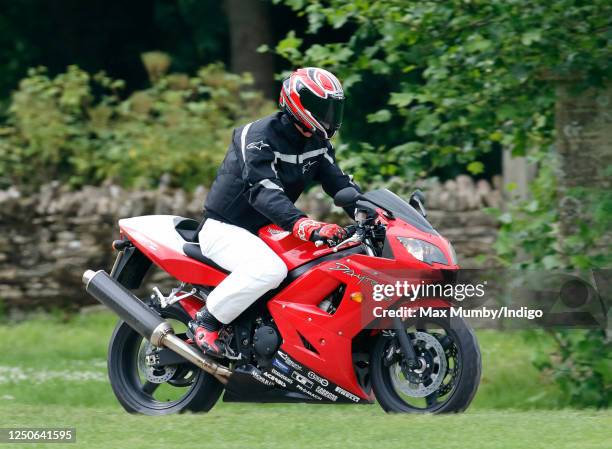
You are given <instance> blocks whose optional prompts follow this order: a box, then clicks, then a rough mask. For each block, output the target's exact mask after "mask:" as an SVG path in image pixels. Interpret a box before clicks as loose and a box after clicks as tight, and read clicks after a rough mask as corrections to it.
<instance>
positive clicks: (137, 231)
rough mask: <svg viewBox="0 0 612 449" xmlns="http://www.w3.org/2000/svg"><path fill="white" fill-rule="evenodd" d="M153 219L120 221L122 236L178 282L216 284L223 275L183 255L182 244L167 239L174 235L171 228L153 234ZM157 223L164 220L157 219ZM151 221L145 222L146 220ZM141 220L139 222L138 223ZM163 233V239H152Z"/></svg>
mask: <svg viewBox="0 0 612 449" xmlns="http://www.w3.org/2000/svg"><path fill="white" fill-rule="evenodd" d="M153 217H155V216H151V217H135V218H129V219H126V220H119V228H120V229H121V233H122V234H124V235H126V236H127V237H128V238H129V240H130V241H131V242H132V243H133V244H134V246H136V248H138V249H139V250H140V251H142V253H143V254H144V255H145V256H147V257H148V258H149V259H151V261H152V262H153V263H154V264H155V265H157V266H158V267H160V268H161V269H162V270H164V271H166V272H167V273H168V274H170V275H171V276H173V277H175V278H176V279H178V280H179V281H182V282H185V283H188V284H196V285H210V286H215V285H218V284H219V282H221V281H222V280H223V279H225V278H226V276H227V275H226V274H225V273H223V272H221V271H219V270H216V269H215V268H212V267H210V266H208V265H205V264H203V263H202V262H199V261H197V260H195V259H192V258H191V257H188V256H186V255H185V254H184V253H183V251H182V249H181V248H182V245H183V243H184V242H182V241H181V242H178V243H176V244H175V242H174V240H172V239H170V238H169V237H166V235H165V234H166V233H172V234H176V232H175V231H174V228H173V226H172V227H171V228H170V229H166V228H165V227H162V226H160V230H159V232H157V233H156V232H155V231H156V230H155V229H154V226H155V225H156V223H157V222H156V221H154V219H153ZM159 217H160V218H159V219H158V221H159V222H161V221H163V218H162V217H169V216H163V215H162V216H159ZM147 218H150V220H148V221H145V219H147ZM139 219H140V220H139ZM161 233H164V235H163V238H155V237H156V236H159V235H160V234H161Z"/></svg>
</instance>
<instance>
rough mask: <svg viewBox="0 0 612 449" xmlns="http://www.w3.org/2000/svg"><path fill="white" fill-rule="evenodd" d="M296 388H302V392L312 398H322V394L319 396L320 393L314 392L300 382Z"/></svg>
mask: <svg viewBox="0 0 612 449" xmlns="http://www.w3.org/2000/svg"><path fill="white" fill-rule="evenodd" d="M295 388H297V389H298V390H300V391H301V392H302V393H304V394H307V395H308V396H310V397H311V398H314V399H316V400H317V401H320V400H321V399H322V398H321V396H319V395H318V394H314V393H313V392H312V391H309V390H307V389H306V388H304V387H302V386H301V385H299V384H296V385H295Z"/></svg>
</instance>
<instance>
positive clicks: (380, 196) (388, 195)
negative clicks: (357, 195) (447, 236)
mask: <svg viewBox="0 0 612 449" xmlns="http://www.w3.org/2000/svg"><path fill="white" fill-rule="evenodd" d="M365 197H366V198H368V199H371V200H372V201H374V202H376V203H378V204H380V205H381V206H383V207H385V208H386V209H389V210H390V211H391V212H393V214H394V215H395V216H396V217H397V218H400V219H402V220H404V221H405V222H407V223H409V224H411V225H412V226H414V227H415V228H417V229H419V230H420V231H423V232H429V233H431V234H437V232H436V230H435V229H434V228H433V227H432V226H431V224H429V222H428V221H427V220H426V219H425V218H424V217H423V216H422V215H421V214H420V213H419V212H417V210H416V209H415V208H414V207H412V206H411V205H410V204H408V203H407V202H406V201H404V200H403V199H401V198H400V197H399V196H397V195H396V194H395V193H393V192H391V191H389V190H387V189H379V190H373V191H371V192H368V193H366V194H365Z"/></svg>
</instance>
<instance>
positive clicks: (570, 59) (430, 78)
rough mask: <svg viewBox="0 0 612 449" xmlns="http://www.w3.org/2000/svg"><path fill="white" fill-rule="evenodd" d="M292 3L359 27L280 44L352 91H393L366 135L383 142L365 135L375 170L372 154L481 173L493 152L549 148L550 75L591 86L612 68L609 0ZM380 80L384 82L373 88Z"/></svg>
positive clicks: (313, 17)
mask: <svg viewBox="0 0 612 449" xmlns="http://www.w3.org/2000/svg"><path fill="white" fill-rule="evenodd" d="M277 1H278V0H277ZM285 3H286V4H288V5H291V6H293V7H294V8H295V9H296V10H298V11H300V12H301V13H305V14H306V15H307V17H308V19H309V22H310V30H309V31H310V32H311V33H316V32H318V31H319V30H320V29H321V28H322V27H333V28H346V27H352V28H353V33H352V34H351V37H350V39H348V40H346V41H343V42H333V43H328V44H326V45H313V46H311V47H310V48H307V49H302V48H301V43H302V41H301V38H300V37H298V36H296V35H295V34H290V35H288V36H287V37H286V38H285V39H284V40H283V41H281V42H280V43H279V44H278V46H277V51H278V53H280V54H281V55H284V56H285V57H287V58H289V59H291V60H292V61H293V62H294V63H296V64H316V65H321V66H324V67H328V68H330V69H332V70H334V71H336V72H338V73H339V74H340V76H341V77H342V78H343V79H344V81H345V84H346V85H347V91H348V95H349V99H350V97H351V96H353V95H359V94H361V95H364V94H365V93H366V92H369V97H368V100H370V101H372V102H374V103H377V101H378V99H379V98H380V97H383V98H384V103H385V104H384V105H383V106H382V107H381V108H380V109H379V110H378V111H375V112H373V113H370V114H369V115H368V116H367V120H368V122H369V123H371V124H372V126H370V127H365V128H366V131H365V132H367V133H369V134H371V135H373V136H382V138H381V139H380V140H378V141H376V140H374V139H373V137H366V138H365V139H363V138H362V142H361V144H362V146H363V145H364V144H365V145H366V151H365V152H364V154H363V155H362V156H363V157H362V159H363V160H362V161H361V162H360V161H356V163H357V165H360V166H361V167H362V168H363V170H365V171H367V168H366V166H367V165H368V164H369V163H370V161H369V160H368V158H369V157H370V156H369V155H370V154H371V153H372V152H375V153H377V158H378V160H380V159H382V160H383V161H385V164H382V167H380V164H377V167H376V169H377V170H379V169H381V168H382V170H383V173H384V174H386V175H393V174H402V175H404V176H406V175H410V174H411V173H415V172H416V173H419V172H420V173H421V174H425V173H427V172H431V171H432V169H435V168H437V167H442V166H446V165H449V164H456V163H457V162H459V163H469V165H467V168H468V169H469V170H470V171H471V172H472V173H478V172H480V171H481V170H482V169H483V168H484V167H483V164H482V163H481V161H480V160H479V159H480V158H481V157H482V155H483V154H484V153H486V152H489V151H490V150H491V149H492V148H499V147H506V148H510V149H511V150H512V151H513V153H514V154H524V153H525V152H526V151H527V150H528V149H531V148H543V147H546V146H548V145H549V144H550V143H551V142H552V141H553V131H554V102H555V84H554V83H553V82H551V81H550V79H551V78H552V77H554V78H561V77H566V76H573V77H575V74H576V73H580V74H581V76H580V78H579V81H577V83H576V84H575V87H576V88H587V87H597V86H602V85H603V84H604V83H605V80H606V77H608V76H609V74H610V73H612V70H611V69H612V46H611V45H610V40H611V38H612V30H611V28H610V18H611V17H612V4H611V3H610V2H609V1H606V0H595V1H591V2H582V1H578V0H552V1H551V0H535V1H529V2H528V1H523V0H513V1H507V0H486V1H484V0H475V1H464V0H451V1H446V2H438V1H407V0H382V1H376V2H367V1H357V2H356V1H352V0H328V1H314V0H313V1H304V0H302V1H296V0H286V1H285ZM372 78H374V81H375V82H376V83H377V84H375V87H372V85H371V84H370V85H367V88H363V84H366V81H367V83H370V82H371V80H372ZM575 78H576V77H575ZM576 79H578V78H576ZM361 89H363V90H361ZM359 112H361V111H358V112H357V114H358V113H359ZM353 113H354V111H353ZM347 119H348V118H347ZM351 120H356V121H359V120H360V117H359V115H355V116H353V117H351ZM359 126H361V127H362V128H363V127H364V126H363V121H361V122H360V124H359ZM363 135H364V134H360V136H363ZM343 137H344V136H343ZM348 138H349V140H350V138H351V136H348ZM385 142H387V143H385ZM354 147H355V145H354V146H353V148H354ZM372 147H373V148H372ZM406 167H408V169H406Z"/></svg>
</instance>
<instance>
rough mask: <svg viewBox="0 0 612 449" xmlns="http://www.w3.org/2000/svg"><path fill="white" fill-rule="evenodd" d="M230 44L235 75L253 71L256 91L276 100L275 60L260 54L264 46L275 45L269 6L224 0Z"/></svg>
mask: <svg viewBox="0 0 612 449" xmlns="http://www.w3.org/2000/svg"><path fill="white" fill-rule="evenodd" d="M223 4H224V8H225V13H226V14H227V18H228V22H229V29H230V42H231V69H232V71H234V72H235V73H243V72H250V73H252V74H253V78H254V79H255V88H256V89H258V90H261V91H262V92H264V94H265V95H267V96H268V97H274V96H275V95H276V92H274V58H273V55H272V54H269V53H258V52H257V49H258V48H259V47H260V46H262V45H269V44H271V43H272V34H271V30H270V20H269V15H268V5H267V4H266V3H264V2H263V1H262V0H224V2H223Z"/></svg>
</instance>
